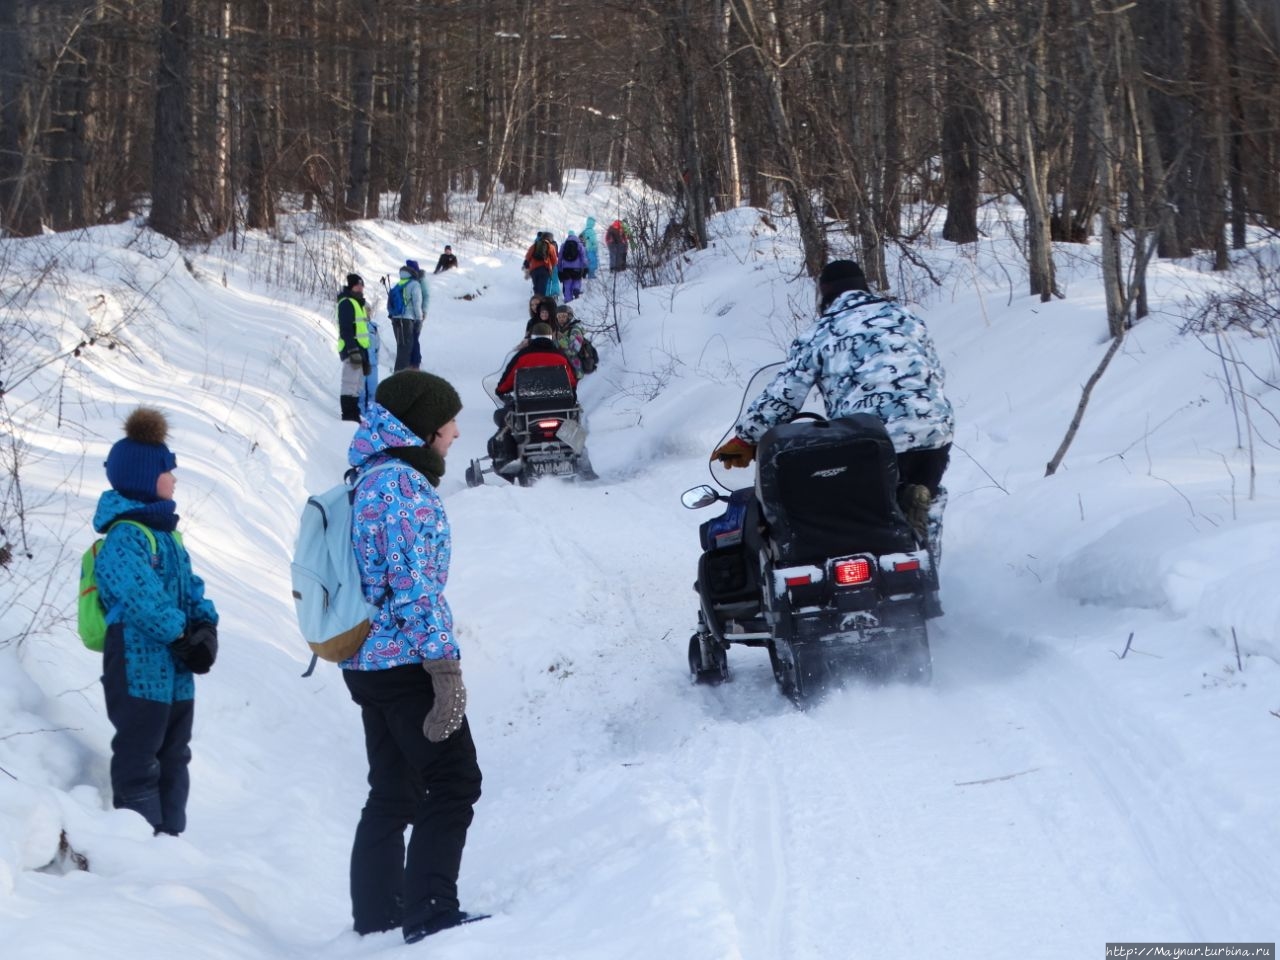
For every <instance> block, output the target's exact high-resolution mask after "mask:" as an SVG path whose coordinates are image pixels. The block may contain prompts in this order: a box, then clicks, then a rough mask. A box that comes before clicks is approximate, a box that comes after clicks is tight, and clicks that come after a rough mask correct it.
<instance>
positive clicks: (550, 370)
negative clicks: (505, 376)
mask: <svg viewBox="0 0 1280 960" xmlns="http://www.w3.org/2000/svg"><path fill="white" fill-rule="evenodd" d="M511 396H512V400H513V404H514V408H515V410H516V412H517V413H545V412H548V411H551V410H573V409H575V408H576V407H577V406H578V394H577V391H575V390H574V389H573V384H572V383H570V382H569V371H568V370H567V369H565V368H564V367H561V366H555V367H525V368H523V369H521V370H517V371H516V382H515V388H514V389H513V390H512V391H511Z"/></svg>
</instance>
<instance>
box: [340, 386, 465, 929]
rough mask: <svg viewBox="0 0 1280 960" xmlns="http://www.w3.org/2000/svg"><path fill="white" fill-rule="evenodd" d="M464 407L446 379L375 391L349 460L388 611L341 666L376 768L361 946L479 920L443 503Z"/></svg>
mask: <svg viewBox="0 0 1280 960" xmlns="http://www.w3.org/2000/svg"><path fill="white" fill-rule="evenodd" d="M461 409H462V401H461V400H459V399H458V394H457V391H456V390H454V388H453V387H452V386H451V385H450V384H449V383H448V381H446V380H444V379H442V378H440V377H437V376H435V375H434V374H430V373H426V372H424V371H420V370H402V371H400V372H398V373H395V374H392V375H391V376H390V377H388V378H387V379H385V380H383V381H382V383H381V384H379V385H378V392H377V395H376V397H375V402H374V403H373V404H372V405H371V406H370V408H369V411H368V413H367V414H366V416H365V419H364V421H363V422H362V423H361V424H360V427H359V428H358V429H357V430H356V433H355V436H354V437H353V438H352V440H351V447H350V450H349V452H348V460H349V462H350V464H351V466H352V467H353V468H354V469H355V470H356V472H357V479H356V483H355V499H354V501H353V503H352V530H351V545H352V549H353V550H354V551H355V556H356V564H357V566H358V567H359V569H360V576H361V587H362V589H363V590H364V595H365V597H366V598H367V599H368V600H369V602H370V603H372V604H374V605H375V606H377V607H378V613H377V615H376V616H375V617H374V618H373V620H372V627H371V629H370V631H369V636H368V639H366V640H365V642H364V644H363V645H362V646H361V647H360V649H359V650H357V651H356V652H355V654H353V655H352V656H351V657H350V658H349V659H347V660H344V661H343V662H342V663H341V664H340V666H341V667H342V675H343V679H344V681H345V682H346V685H347V689H348V691H349V692H350V694H351V698H352V699H353V700H354V701H355V702H356V703H357V704H358V705H359V707H360V712H361V718H362V720H363V722H364V734H365V748H366V752H367V755H368V760H369V797H368V800H367V801H366V802H365V805H364V810H363V811H362V813H361V815H360V823H359V825H358V826H357V827H356V835H355V841H354V843H353V844H352V850H351V905H352V919H353V923H354V927H355V930H356V932H357V933H359V934H361V935H363V934H368V933H377V932H381V931H385V930H392V929H395V928H397V927H399V928H400V930H401V931H402V933H403V935H404V939H405V942H406V943H414V942H416V941H418V940H421V939H422V938H423V937H426V936H427V935H429V934H432V933H435V932H437V931H439V930H443V929H445V928H447V927H452V926H457V925H458V924H460V923H466V922H467V921H468V920H470V919H473V917H472V916H469V915H468V914H466V913H464V912H463V911H462V910H460V909H459V904H458V871H459V868H460V866H461V863H462V850H463V847H464V846H465V844H466V838H467V829H468V827H469V826H470V825H471V818H472V811H473V808H474V806H475V803H476V801H477V800H478V799H479V798H480V783H481V774H480V766H479V764H478V762H477V760H476V748H475V743H474V742H473V741H472V739H471V728H470V726H469V725H468V723H467V718H466V706H467V696H466V688H465V687H464V686H463V683H462V662H461V659H460V658H461V651H460V649H459V647H458V640H457V636H456V635H455V634H454V630H453V614H452V612H451V611H450V609H449V604H448V601H446V600H445V597H444V589H445V585H446V584H447V583H448V580H449V559H450V555H451V552H452V536H451V532H450V527H449V518H448V517H447V516H446V515H445V510H444V504H443V503H442V502H441V500H440V495H439V494H438V493H437V492H436V487H437V486H438V485H439V483H440V479H441V477H443V476H444V470H445V463H444V458H445V456H446V455H447V454H448V452H449V447H450V445H451V444H452V443H453V441H454V440H456V439H457V437H458V425H457V419H456V418H457V415H458V412H459V411H460V410H461ZM387 463H390V464H392V466H390V467H388V468H386V469H381V470H378V471H376V472H372V473H371V472H370V468H372V467H375V466H378V465H380V464H387ZM409 827H412V832H411V834H410V837H409V844H408V847H407V848H406V846H405V840H404V832H405V830H406V828H409Z"/></svg>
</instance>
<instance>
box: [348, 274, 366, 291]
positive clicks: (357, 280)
mask: <svg viewBox="0 0 1280 960" xmlns="http://www.w3.org/2000/svg"><path fill="white" fill-rule="evenodd" d="M363 286H364V277H362V276H360V274H358V273H348V274H347V288H348V289H350V288H351V287H363Z"/></svg>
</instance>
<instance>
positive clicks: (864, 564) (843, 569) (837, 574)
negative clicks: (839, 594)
mask: <svg viewBox="0 0 1280 960" xmlns="http://www.w3.org/2000/svg"><path fill="white" fill-rule="evenodd" d="M831 577H832V579H833V580H835V582H836V586H837V587H853V586H857V585H858V584H859V583H867V582H868V581H869V580H870V579H871V561H870V560H868V559H867V558H866V557H854V558H853V559H852V560H837V561H836V562H835V564H834V565H833V566H832V568H831Z"/></svg>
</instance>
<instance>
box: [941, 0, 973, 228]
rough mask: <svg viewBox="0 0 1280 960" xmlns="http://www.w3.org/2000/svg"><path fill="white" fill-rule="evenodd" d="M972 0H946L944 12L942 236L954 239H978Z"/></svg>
mask: <svg viewBox="0 0 1280 960" xmlns="http://www.w3.org/2000/svg"><path fill="white" fill-rule="evenodd" d="M974 15H975V14H974V10H973V4H972V2H971V0H945V4H944V11H943V36H942V42H943V44H944V53H943V58H944V64H945V66H944V70H945V77H946V79H945V81H944V86H943V90H944V94H943V95H944V97H945V100H944V103H943V108H942V175H943V179H944V180H945V182H946V188H947V217H946V220H945V221H944V222H943V224H942V238H943V239H944V240H950V241H951V242H952V243H974V242H976V241H977V239H978V201H979V199H980V197H979V188H980V183H979V175H980V174H979V167H978V135H979V131H978V129H977V127H978V124H979V123H980V122H981V120H980V118H981V115H982V105H981V101H980V100H979V94H978V78H977V75H976V71H975V70H974V69H973V60H974V56H975V54H976V51H975V50H974V44H973V32H972V27H971V19H972V17H973V16H974Z"/></svg>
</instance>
